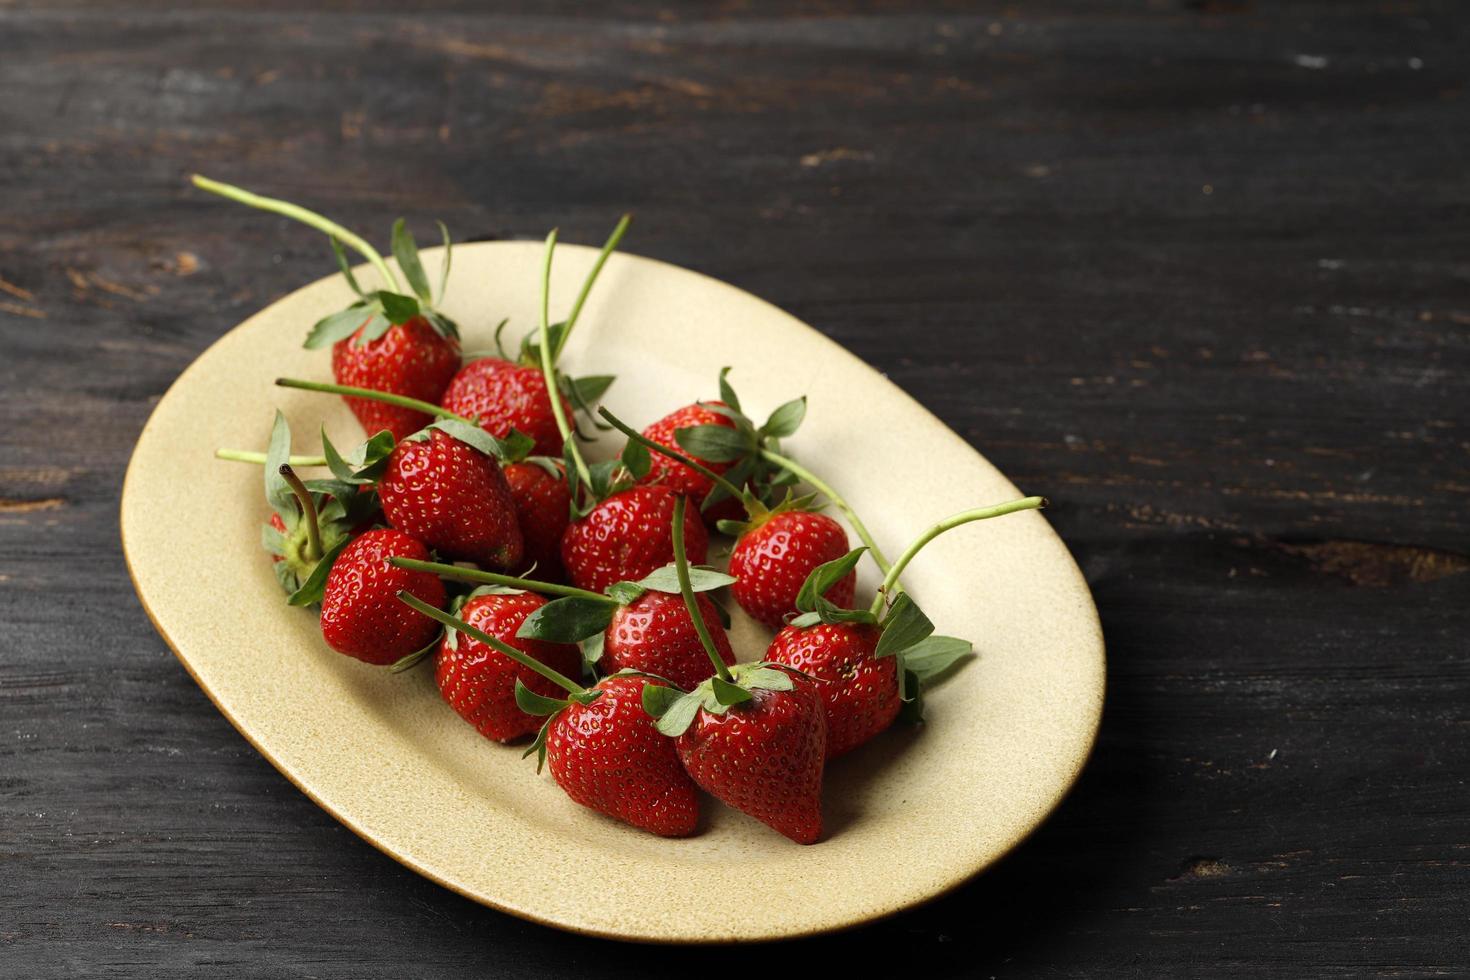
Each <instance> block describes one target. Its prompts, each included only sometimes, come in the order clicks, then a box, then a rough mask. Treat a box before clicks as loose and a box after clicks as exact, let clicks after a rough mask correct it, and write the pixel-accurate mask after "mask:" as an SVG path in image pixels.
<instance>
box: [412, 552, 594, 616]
mask: <svg viewBox="0 0 1470 980" xmlns="http://www.w3.org/2000/svg"><path fill="white" fill-rule="evenodd" d="M388 563H389V564H390V565H397V566H398V567H399V568H406V569H408V570H409V571H411V572H430V573H432V574H434V575H438V576H439V577H440V578H452V579H457V580H459V581H461V582H478V583H479V584H481V585H504V586H508V587H509V588H512V589H525V590H526V591H527V592H539V593H542V594H544V595H562V596H575V597H576V598H578V599H596V600H597V601H598V602H606V603H608V604H609V605H617V600H616V599H614V598H612V597H611V596H605V595H603V594H602V593H600V592H589V591H588V590H587V589H579V588H577V587H576V586H573V585H558V584H556V583H555V582H542V581H539V580H537V579H533V578H518V577H516V576H514V575H501V574H500V573H498V572H482V571H480V570H479V569H478V568H463V567H461V566H459V565H446V564H444V563H443V562H437V561H419V560H418V559H416V558H389V559H388Z"/></svg>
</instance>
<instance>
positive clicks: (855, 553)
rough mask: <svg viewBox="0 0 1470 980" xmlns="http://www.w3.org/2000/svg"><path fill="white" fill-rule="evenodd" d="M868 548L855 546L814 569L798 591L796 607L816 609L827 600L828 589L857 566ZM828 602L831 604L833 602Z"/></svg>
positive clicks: (806, 609)
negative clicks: (825, 596) (839, 556)
mask: <svg viewBox="0 0 1470 980" xmlns="http://www.w3.org/2000/svg"><path fill="white" fill-rule="evenodd" d="M867 550H868V549H867V548H854V549H852V550H851V551H849V552H848V553H847V554H845V555H843V556H842V557H841V558H838V559H835V560H833V561H829V562H827V563H825V564H822V565H818V566H817V567H816V568H814V569H812V570H811V574H810V575H808V576H807V577H806V581H805V582H803V583H801V591H800V592H798V593H796V608H797V609H799V610H801V611H802V612H814V611H816V610H817V608H818V603H819V602H826V600H825V599H823V598H822V596H823V595H824V594H825V593H826V591H827V590H828V589H830V588H832V586H834V585H836V584H837V583H838V582H839V581H841V580H842V578H843V576H845V575H846V574H847V573H848V572H850V571H852V570H853V569H854V568H855V567H857V563H858V561H859V560H860V559H861V558H862V557H863V552H865V551H867ZM827 604H828V605H831V603H827ZM834 608H835V607H834Z"/></svg>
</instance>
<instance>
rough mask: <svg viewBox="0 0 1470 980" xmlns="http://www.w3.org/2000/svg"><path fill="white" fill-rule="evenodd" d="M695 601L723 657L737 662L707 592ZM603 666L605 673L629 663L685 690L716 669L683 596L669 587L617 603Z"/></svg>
mask: <svg viewBox="0 0 1470 980" xmlns="http://www.w3.org/2000/svg"><path fill="white" fill-rule="evenodd" d="M696 601H697V602H698V604H699V611H700V615H701V617H702V618H703V619H704V625H705V627H706V628H707V629H708V630H709V634H710V637H711V638H712V639H713V640H714V643H715V649H716V650H717V651H718V652H719V654H720V659H722V660H724V662H725V663H726V664H727V665H728V664H733V663H734V662H735V652H734V651H733V650H731V649H730V638H729V637H728V636H727V635H726V634H725V627H724V625H723V624H722V623H721V622H720V614H719V612H718V611H717V610H716V609H715V604H714V603H713V602H711V601H710V599H709V597H708V596H706V595H703V594H700V595H698V596H696ZM598 667H599V668H600V669H601V670H602V672H603V673H605V674H613V673H616V672H618V671H619V670H622V669H624V668H627V669H630V670H638V671H643V672H644V673H648V674H657V675H658V676H659V677H666V678H668V679H669V680H670V681H672V682H673V683H674V686H676V687H682V688H685V689H686V690H687V689H688V688H691V687H694V686H695V685H697V684H698V683H699V682H700V681H702V680H704V679H705V678H707V677H709V676H710V675H711V674H713V673H714V665H713V664H711V663H710V659H709V657H708V656H706V655H705V652H704V647H703V646H702V645H701V644H700V640H699V634H698V633H697V632H696V631H695V629H694V622H693V620H691V619H690V618H689V609H688V607H687V606H685V604H684V598H683V597H682V596H680V595H677V594H675V595H671V594H669V593H667V592H645V593H643V594H642V595H641V596H639V597H638V598H637V599H635V600H634V601H633V602H631V603H629V604H628V605H626V606H619V607H618V609H617V611H616V612H615V613H613V617H612V623H611V625H609V626H608V628H607V633H606V637H605V639H604V640H603V645H602V659H601V660H600V661H599V662H598Z"/></svg>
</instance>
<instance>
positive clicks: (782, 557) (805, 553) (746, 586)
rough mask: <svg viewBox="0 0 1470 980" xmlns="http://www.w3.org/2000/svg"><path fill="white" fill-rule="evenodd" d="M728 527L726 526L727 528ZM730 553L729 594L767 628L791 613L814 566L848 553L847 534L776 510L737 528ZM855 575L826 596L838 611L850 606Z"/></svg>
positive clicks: (823, 519)
mask: <svg viewBox="0 0 1470 980" xmlns="http://www.w3.org/2000/svg"><path fill="white" fill-rule="evenodd" d="M726 527H728V525H726ZM737 534H738V535H739V537H738V538H737V539H736V541H735V547H734V548H733V549H731V551H730V574H731V575H733V576H735V578H736V582H735V584H734V585H733V586H731V587H730V594H731V595H732V596H734V598H735V601H736V602H737V603H739V604H740V608H741V609H744V610H745V611H746V612H747V613H749V614H750V615H751V616H752V617H754V618H755V619H757V620H759V621H760V622H762V623H764V624H765V625H766V626H768V627H770V628H771V629H777V630H778V629H780V628H781V627H782V626H783V625H785V622H786V617H788V616H790V615H792V614H793V613H795V612H796V596H797V593H799V592H800V591H801V586H802V583H803V582H805V581H806V579H807V576H809V575H810V574H811V573H812V570H813V569H814V568H816V567H817V566H818V565H822V564H825V563H827V562H829V561H835V560H836V559H838V558H841V557H842V556H843V555H845V554H847V551H848V547H847V532H846V531H844V530H843V529H842V525H840V524H838V523H837V522H836V521H834V520H833V519H832V518H830V517H828V516H827V515H825V514H819V513H816V512H814V511H808V510H801V509H789V510H787V509H782V508H780V507H778V508H777V509H776V510H774V511H771V512H769V513H767V514H765V515H762V516H760V517H756V518H754V519H752V520H751V521H750V522H749V523H748V524H743V525H740V527H739V529H738V530H737ZM856 584H857V572H856V571H850V572H848V573H847V574H846V575H844V576H843V577H842V578H841V579H839V580H838V581H837V582H836V583H834V584H833V585H832V587H831V588H830V589H828V590H827V592H826V593H825V594H826V596H827V598H828V599H829V600H830V601H832V602H834V603H836V604H837V605H839V606H849V605H851V604H852V597H853V592H854V589H855V587H856Z"/></svg>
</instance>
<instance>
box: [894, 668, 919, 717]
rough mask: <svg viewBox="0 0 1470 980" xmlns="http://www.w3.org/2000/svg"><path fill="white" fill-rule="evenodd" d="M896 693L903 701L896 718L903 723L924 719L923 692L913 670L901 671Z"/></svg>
mask: <svg viewBox="0 0 1470 980" xmlns="http://www.w3.org/2000/svg"><path fill="white" fill-rule="evenodd" d="M898 694H899V698H900V699H902V701H903V707H901V708H899V709H898V720H899V721H901V722H903V723H904V724H905V725H918V724H921V723H922V722H923V721H924V692H923V690H922V689H921V688H920V686H919V679H918V677H916V676H915V675H914V672H913V671H911V670H906V671H904V672H903V674H902V676H901V677H900V679H899V686H898Z"/></svg>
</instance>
